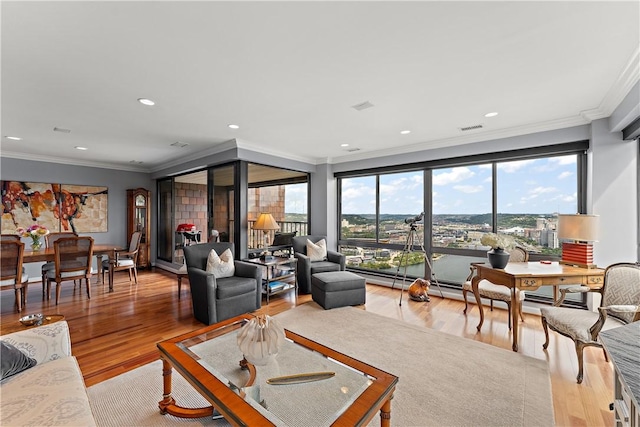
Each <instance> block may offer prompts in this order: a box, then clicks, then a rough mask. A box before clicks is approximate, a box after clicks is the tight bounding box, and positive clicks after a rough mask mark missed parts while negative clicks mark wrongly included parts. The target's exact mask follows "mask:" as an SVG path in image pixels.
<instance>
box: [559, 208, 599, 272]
mask: <svg viewBox="0 0 640 427" xmlns="http://www.w3.org/2000/svg"><path fill="white" fill-rule="evenodd" d="M598 222H599V216H598V215H581V214H575V215H558V240H570V242H563V243H562V259H561V260H560V263H561V264H569V265H575V266H578V267H584V268H595V267H596V265H595V264H594V263H593V242H597V241H598Z"/></svg>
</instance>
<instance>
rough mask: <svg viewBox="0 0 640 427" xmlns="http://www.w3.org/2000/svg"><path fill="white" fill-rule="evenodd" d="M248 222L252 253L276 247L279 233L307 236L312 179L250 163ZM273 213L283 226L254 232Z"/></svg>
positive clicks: (292, 172) (285, 170) (302, 174)
mask: <svg viewBox="0 0 640 427" xmlns="http://www.w3.org/2000/svg"><path fill="white" fill-rule="evenodd" d="M248 183H249V189H248V193H247V197H248V202H247V219H248V230H247V232H248V246H249V250H250V252H255V251H252V250H256V249H260V248H264V247H265V245H266V246H270V245H271V244H273V242H274V240H275V236H276V234H280V233H295V234H296V235H298V236H301V235H306V234H308V233H307V230H308V224H309V215H308V206H309V199H308V195H309V179H308V175H307V174H306V173H302V172H298V171H291V170H287V169H280V168H274V167H270V166H264V165H259V164H255V163H249V165H248ZM263 212H266V213H270V214H271V216H272V217H273V219H274V220H275V221H276V222H277V223H278V226H279V227H280V228H279V229H278V230H271V231H267V232H264V231H262V230H254V229H253V224H254V223H255V221H256V220H257V219H258V216H259V215H260V214H261V213H263Z"/></svg>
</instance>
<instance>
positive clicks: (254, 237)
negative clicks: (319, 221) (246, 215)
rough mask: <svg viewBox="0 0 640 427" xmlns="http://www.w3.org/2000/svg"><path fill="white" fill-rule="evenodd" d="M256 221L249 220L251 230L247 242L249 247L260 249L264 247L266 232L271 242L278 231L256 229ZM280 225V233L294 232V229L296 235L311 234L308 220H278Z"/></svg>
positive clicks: (269, 242)
mask: <svg viewBox="0 0 640 427" xmlns="http://www.w3.org/2000/svg"><path fill="white" fill-rule="evenodd" d="M254 222H255V221H249V230H248V233H247V236H248V239H247V243H248V245H249V249H258V248H262V247H264V243H263V242H264V241H265V240H266V239H265V240H263V238H264V237H263V236H264V235H265V234H266V235H268V236H269V237H268V242H267V243H268V244H271V243H272V242H273V237H274V236H275V234H276V232H275V231H265V232H264V234H263V232H262V230H254V229H253V224H254ZM278 225H279V226H280V230H278V232H279V233H293V232H294V231H297V233H296V236H305V235H307V234H309V233H308V232H307V230H308V224H307V223H306V222H298V221H281V222H278Z"/></svg>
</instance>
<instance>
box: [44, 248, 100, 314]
mask: <svg viewBox="0 0 640 427" xmlns="http://www.w3.org/2000/svg"><path fill="white" fill-rule="evenodd" d="M53 250H54V256H55V261H54V262H55V269H54V270H52V271H49V272H47V276H46V277H47V299H51V282H55V283H56V305H58V301H59V300H60V286H61V285H62V282H65V281H68V280H73V281H74V282H75V281H76V280H79V281H80V289H82V279H84V280H85V282H86V285H87V298H89V299H91V283H90V279H91V261H92V257H93V239H92V238H91V237H88V236H76V237H62V238H60V239H58V240H56V241H55V242H54V243H53Z"/></svg>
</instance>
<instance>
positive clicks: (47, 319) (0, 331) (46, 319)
mask: <svg viewBox="0 0 640 427" xmlns="http://www.w3.org/2000/svg"><path fill="white" fill-rule="evenodd" d="M61 320H64V315H62V314H43V319H42V323H41V324H40V325H31V326H25V325H23V324H22V323H20V321H19V320H16V321H15V322H4V323H2V325H0V335H7V334H11V333H13V332H18V331H24V330H26V329H31V328H35V327H37V326H42V325H48V324H50V323H55V322H59V321H61Z"/></svg>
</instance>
